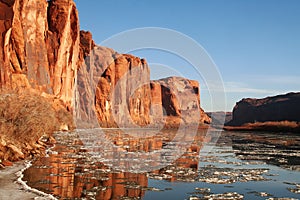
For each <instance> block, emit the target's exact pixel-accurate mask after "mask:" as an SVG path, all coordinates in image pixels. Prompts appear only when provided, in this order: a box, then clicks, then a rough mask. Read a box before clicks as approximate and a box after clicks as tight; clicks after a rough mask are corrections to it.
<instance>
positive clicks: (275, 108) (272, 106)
mask: <svg viewBox="0 0 300 200" xmlns="http://www.w3.org/2000/svg"><path fill="white" fill-rule="evenodd" d="M299 104H300V93H288V94H284V95H278V96H273V97H267V98H263V99H251V98H247V99H242V100H241V101H239V102H237V104H236V106H235V107H234V109H233V119H232V120H231V121H230V122H228V123H227V124H226V125H228V126H240V125H243V124H246V123H255V122H266V121H296V122H300V107H299Z"/></svg>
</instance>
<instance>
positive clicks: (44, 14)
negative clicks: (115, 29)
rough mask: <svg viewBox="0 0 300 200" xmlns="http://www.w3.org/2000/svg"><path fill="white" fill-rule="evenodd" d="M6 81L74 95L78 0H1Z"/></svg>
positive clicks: (0, 47)
mask: <svg viewBox="0 0 300 200" xmlns="http://www.w3.org/2000/svg"><path fill="white" fill-rule="evenodd" d="M0 11H1V12H0V13H1V14H0V64H1V65H0V87H2V88H3V87H9V88H13V89H14V88H34V89H37V90H40V91H43V92H46V93H48V94H53V95H55V96H57V97H59V98H60V99H62V100H63V101H64V102H65V104H66V105H67V107H69V106H71V104H72V100H73V92H74V83H75V77H76V73H77V72H76V71H77V65H78V55H79V23H78V13H77V10H76V6H75V4H74V2H73V1H72V0H52V1H39V0H15V1H14V0H11V1H9V0H0Z"/></svg>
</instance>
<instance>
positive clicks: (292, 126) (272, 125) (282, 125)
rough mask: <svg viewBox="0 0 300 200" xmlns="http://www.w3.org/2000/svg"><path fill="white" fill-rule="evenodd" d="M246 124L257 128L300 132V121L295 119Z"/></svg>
mask: <svg viewBox="0 0 300 200" xmlns="http://www.w3.org/2000/svg"><path fill="white" fill-rule="evenodd" d="M244 126H247V127H250V128H253V129H257V130H267V131H291V132H300V122H295V121H267V122H255V123H248V124H245V125H244Z"/></svg>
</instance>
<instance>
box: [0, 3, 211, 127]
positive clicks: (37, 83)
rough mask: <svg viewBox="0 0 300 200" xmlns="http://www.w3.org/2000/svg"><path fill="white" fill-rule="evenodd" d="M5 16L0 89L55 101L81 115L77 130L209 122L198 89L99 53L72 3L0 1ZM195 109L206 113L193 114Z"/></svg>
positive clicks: (0, 19)
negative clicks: (88, 126)
mask: <svg viewBox="0 0 300 200" xmlns="http://www.w3.org/2000/svg"><path fill="white" fill-rule="evenodd" d="M0 11H1V12H0V88H9V89H13V90H24V89H30V90H34V91H39V92H40V93H44V94H46V95H50V96H54V97H55V98H58V99H60V100H62V101H63V103H64V105H65V106H66V107H67V108H68V110H74V111H76V112H75V113H74V114H75V115H76V119H78V120H77V121H78V123H81V124H85V123H86V124H91V123H92V124H93V125H92V126H97V124H98V122H99V124H100V126H101V127H117V126H118V127H120V126H121V127H122V126H124V127H141V126H142V127H145V126H149V125H151V124H155V123H157V122H164V121H168V120H169V121H170V120H171V121H172V124H180V123H181V122H184V123H190V122H192V121H193V117H196V116H197V115H198V114H199V112H201V116H205V115H204V112H203V111H202V110H201V108H200V96H199V92H200V90H199V84H198V82H196V81H190V80H187V79H180V78H169V79H165V80H160V81H157V82H150V71H149V67H148V64H147V61H146V60H145V59H141V58H138V57H135V56H133V55H129V54H120V53H117V52H115V51H114V50H112V49H109V48H106V47H101V46H96V45H95V44H94V42H93V40H92V35H91V33H89V32H85V31H81V32H80V28H79V20H78V13H77V9H76V6H75V3H74V2H73V1H72V0H51V1H38V0H0ZM183 88H184V90H186V91H181V90H183ZM75 100H76V101H77V103H76V104H75ZM193 109H198V110H200V111H199V112H198V113H197V112H195V115H194V114H193V115H191V113H190V112H191V111H193ZM187 113H189V114H187ZM185 116H186V117H185ZM203 119H204V118H203ZM202 121H203V122H206V123H208V122H209V118H208V117H207V116H205V119H204V120H202ZM197 122H198V120H197Z"/></svg>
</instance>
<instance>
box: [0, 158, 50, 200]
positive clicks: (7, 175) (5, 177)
mask: <svg viewBox="0 0 300 200" xmlns="http://www.w3.org/2000/svg"><path fill="white" fill-rule="evenodd" d="M24 168H26V163H25V162H24V161H20V162H15V163H14V165H13V166H12V167H6V168H5V169H1V170H0V199H1V200H17V199H22V200H32V199H35V200H46V199H51V197H50V198H49V197H45V196H42V194H41V195H38V193H34V191H30V190H29V189H26V188H25V187H24V185H22V184H21V183H18V181H17V180H18V178H19V177H20V175H19V174H18V172H20V171H21V170H22V169H24Z"/></svg>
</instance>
